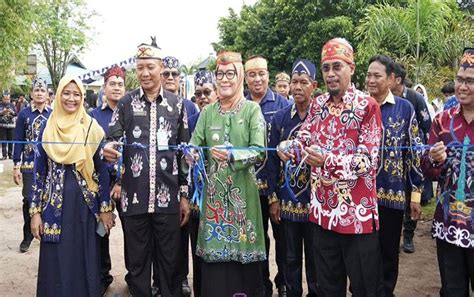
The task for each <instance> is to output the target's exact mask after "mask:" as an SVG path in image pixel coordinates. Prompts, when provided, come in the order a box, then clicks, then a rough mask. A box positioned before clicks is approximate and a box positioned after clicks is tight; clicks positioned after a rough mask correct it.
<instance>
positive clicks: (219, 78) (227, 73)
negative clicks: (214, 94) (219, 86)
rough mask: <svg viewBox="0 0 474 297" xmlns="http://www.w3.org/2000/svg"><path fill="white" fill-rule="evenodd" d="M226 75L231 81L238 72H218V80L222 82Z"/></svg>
mask: <svg viewBox="0 0 474 297" xmlns="http://www.w3.org/2000/svg"><path fill="white" fill-rule="evenodd" d="M224 75H225V77H226V78H227V79H228V80H231V79H233V78H234V77H235V76H236V75H237V72H236V71H235V70H228V71H226V72H224V71H217V72H216V79H217V80H222V79H223V78H224Z"/></svg>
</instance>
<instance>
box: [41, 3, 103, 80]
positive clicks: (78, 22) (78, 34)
mask: <svg viewBox="0 0 474 297" xmlns="http://www.w3.org/2000/svg"><path fill="white" fill-rule="evenodd" d="M34 11H35V13H36V14H37V15H36V20H35V22H34V24H33V28H34V31H35V33H36V34H35V44H36V45H37V46H38V47H39V49H40V50H41V52H42V54H43V58H44V60H45V62H46V66H47V67H48V71H49V74H50V75H51V80H52V84H53V88H54V89H56V88H57V86H58V83H59V80H60V79H61V77H63V76H64V74H65V73H66V68H67V65H68V62H69V61H70V60H71V58H72V57H73V56H74V55H76V54H77V53H80V52H81V51H82V50H83V49H84V46H85V45H86V43H87V37H86V36H87V35H86V32H87V31H89V29H90V28H89V26H88V25H87V21H89V20H90V19H91V18H92V17H93V16H95V12H93V11H91V10H89V9H88V8H87V5H86V3H85V1H84V0H37V1H36V3H35V4H34Z"/></svg>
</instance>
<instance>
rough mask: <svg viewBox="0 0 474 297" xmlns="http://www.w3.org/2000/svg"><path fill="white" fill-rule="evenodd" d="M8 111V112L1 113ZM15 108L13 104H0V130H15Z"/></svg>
mask: <svg viewBox="0 0 474 297" xmlns="http://www.w3.org/2000/svg"><path fill="white" fill-rule="evenodd" d="M6 109H9V110H10V112H6V113H4V112H3V111H4V110H6ZM15 116H16V107H15V104H13V103H11V102H10V103H3V102H0V128H9V129H13V128H15Z"/></svg>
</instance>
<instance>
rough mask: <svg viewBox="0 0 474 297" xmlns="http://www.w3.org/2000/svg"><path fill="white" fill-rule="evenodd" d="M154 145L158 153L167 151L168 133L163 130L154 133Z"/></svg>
mask: <svg viewBox="0 0 474 297" xmlns="http://www.w3.org/2000/svg"><path fill="white" fill-rule="evenodd" d="M156 140H157V142H156V145H157V146H158V150H159V151H166V150H168V132H167V131H165V130H160V131H158V132H156Z"/></svg>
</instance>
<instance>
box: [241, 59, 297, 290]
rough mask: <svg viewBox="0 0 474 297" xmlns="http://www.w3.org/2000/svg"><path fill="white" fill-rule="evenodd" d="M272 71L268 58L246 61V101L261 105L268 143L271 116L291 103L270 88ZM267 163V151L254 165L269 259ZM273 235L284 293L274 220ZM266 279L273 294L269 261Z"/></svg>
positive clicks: (278, 282)
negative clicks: (260, 160) (270, 70)
mask: <svg viewBox="0 0 474 297" xmlns="http://www.w3.org/2000/svg"><path fill="white" fill-rule="evenodd" d="M268 80H269V73H268V66H267V60H266V59H264V58H263V57H261V56H254V57H251V58H249V59H248V60H247V62H245V81H246V82H247V86H248V90H249V94H248V95H247V96H246V98H247V100H252V101H253V102H256V103H258V104H259V105H260V109H261V111H262V114H263V117H264V118H265V122H266V123H267V133H266V138H265V141H266V143H268V142H269V139H268V138H269V136H270V125H271V122H272V118H273V116H274V115H275V113H276V112H277V111H279V110H280V109H282V108H284V107H286V106H288V105H290V102H289V101H288V100H287V99H286V98H285V97H283V96H281V95H279V94H277V93H275V92H273V91H272V90H271V89H270V88H269V87H268ZM266 164H267V152H266V151H265V158H264V160H263V161H262V162H258V163H257V164H256V166H255V172H256V173H257V185H258V189H259V193H260V203H261V206H262V208H261V209H262V217H263V229H264V232H265V246H266V249H267V258H268V255H269V251H270V237H269V236H268V221H269V218H270V214H269V208H270V204H271V203H272V202H273V201H271V195H270V194H269V193H268V182H267V177H268V174H270V173H269V172H268V168H267V166H266ZM271 225H272V230H273V238H274V239H275V252H276V255H275V256H276V262H277V266H278V271H277V274H276V276H275V279H274V281H275V285H276V287H277V289H278V294H279V295H280V296H282V295H284V294H285V291H286V288H285V281H284V276H283V255H282V254H281V252H280V251H281V246H280V239H279V237H280V236H279V232H278V227H279V226H278V224H275V223H274V222H273V221H271ZM262 269H263V270H262V271H263V278H264V280H265V297H269V296H272V292H273V284H272V282H271V281H270V266H269V262H268V260H266V261H264V262H263V267H262Z"/></svg>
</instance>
